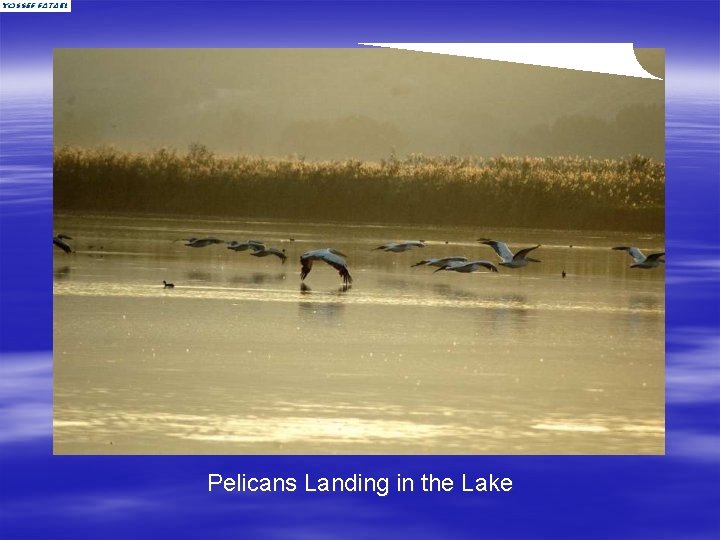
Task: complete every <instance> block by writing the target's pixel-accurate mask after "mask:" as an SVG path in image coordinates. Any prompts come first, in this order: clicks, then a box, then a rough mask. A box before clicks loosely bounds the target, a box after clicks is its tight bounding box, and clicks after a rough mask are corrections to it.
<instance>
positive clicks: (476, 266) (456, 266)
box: [435, 260, 498, 274]
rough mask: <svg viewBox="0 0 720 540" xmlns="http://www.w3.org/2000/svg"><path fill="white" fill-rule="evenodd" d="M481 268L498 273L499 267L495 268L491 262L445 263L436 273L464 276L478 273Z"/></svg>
mask: <svg viewBox="0 0 720 540" xmlns="http://www.w3.org/2000/svg"><path fill="white" fill-rule="evenodd" d="M481 268H487V269H488V270H490V271H491V272H497V271H498V269H497V266H495V265H494V264H493V263H491V262H490V261H483V260H480V261H470V262H462V261H450V262H447V263H445V264H444V265H443V266H441V267H440V268H438V269H437V270H435V272H440V271H442V270H448V271H451V272H461V273H463V274H469V273H470V272H477V271H478V270H480V269H481Z"/></svg>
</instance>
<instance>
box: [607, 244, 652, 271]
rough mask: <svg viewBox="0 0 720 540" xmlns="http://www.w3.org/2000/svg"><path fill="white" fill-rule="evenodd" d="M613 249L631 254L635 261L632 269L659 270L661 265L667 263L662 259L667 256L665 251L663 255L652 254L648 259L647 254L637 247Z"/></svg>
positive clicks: (631, 266)
mask: <svg viewBox="0 0 720 540" xmlns="http://www.w3.org/2000/svg"><path fill="white" fill-rule="evenodd" d="M613 249H618V250H621V251H627V252H628V253H629V254H630V256H631V257H632V258H633V261H634V262H633V264H631V265H630V268H657V267H658V266H659V265H660V263H664V262H665V261H664V260H663V259H661V258H660V257H662V256H663V255H665V252H664V251H663V252H662V253H651V254H650V255H648V256H647V257H646V256H645V254H644V253H643V252H642V251H640V250H639V249H638V248H636V247H635V246H617V247H614V248H613Z"/></svg>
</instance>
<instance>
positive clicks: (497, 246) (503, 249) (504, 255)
mask: <svg viewBox="0 0 720 540" xmlns="http://www.w3.org/2000/svg"><path fill="white" fill-rule="evenodd" d="M480 241H481V242H482V243H483V244H485V245H486V246H490V247H491V248H493V249H494V250H495V253H497V254H498V255H499V256H500V258H501V259H502V260H503V262H510V261H512V260H513V252H512V251H510V248H508V246H507V244H506V243H505V242H498V241H497V240H488V239H486V238H481V239H480Z"/></svg>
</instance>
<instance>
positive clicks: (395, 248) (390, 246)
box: [374, 240, 425, 253]
mask: <svg viewBox="0 0 720 540" xmlns="http://www.w3.org/2000/svg"><path fill="white" fill-rule="evenodd" d="M416 247H417V248H424V247H425V240H406V241H405V242H388V243H387V244H383V245H382V246H378V247H376V248H374V249H382V250H383V251H392V252H393V253H401V252H403V251H408V250H410V249H412V248H416Z"/></svg>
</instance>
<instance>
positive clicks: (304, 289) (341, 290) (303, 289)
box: [300, 281, 352, 294]
mask: <svg viewBox="0 0 720 540" xmlns="http://www.w3.org/2000/svg"><path fill="white" fill-rule="evenodd" d="M350 289H352V285H350V284H349V283H345V284H343V285H342V286H341V287H340V288H338V289H337V290H335V294H342V293H345V292H348V291H349V290H350ZM310 293H312V289H311V288H310V287H308V286H307V285H306V284H305V282H304V281H301V282H300V294H310Z"/></svg>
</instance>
